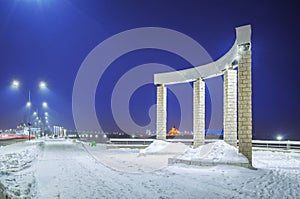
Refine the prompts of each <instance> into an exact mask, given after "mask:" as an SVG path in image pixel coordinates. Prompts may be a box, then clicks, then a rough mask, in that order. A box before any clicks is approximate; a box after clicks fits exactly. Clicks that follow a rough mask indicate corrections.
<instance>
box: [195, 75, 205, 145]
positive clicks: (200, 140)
mask: <svg viewBox="0 0 300 199" xmlns="http://www.w3.org/2000/svg"><path fill="white" fill-rule="evenodd" d="M193 94H194V97H193V98H194V107H193V113H194V118H193V131H194V148H197V147H199V146H200V145H204V142H205V82H204V81H202V80H197V81H195V82H194V93H193Z"/></svg>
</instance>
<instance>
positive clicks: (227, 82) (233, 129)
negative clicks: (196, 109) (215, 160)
mask: <svg viewBox="0 0 300 199" xmlns="http://www.w3.org/2000/svg"><path fill="white" fill-rule="evenodd" d="M223 111H224V115H223V117H224V118H223V125H224V141H225V142H226V143H228V144H230V145H232V146H234V147H237V71H236V70H232V69H228V70H226V71H225V73H224V110H223Z"/></svg>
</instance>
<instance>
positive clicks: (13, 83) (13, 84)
mask: <svg viewBox="0 0 300 199" xmlns="http://www.w3.org/2000/svg"><path fill="white" fill-rule="evenodd" d="M19 86H20V82H19V81H18V80H13V81H12V83H11V87H12V88H14V89H17V88H19Z"/></svg>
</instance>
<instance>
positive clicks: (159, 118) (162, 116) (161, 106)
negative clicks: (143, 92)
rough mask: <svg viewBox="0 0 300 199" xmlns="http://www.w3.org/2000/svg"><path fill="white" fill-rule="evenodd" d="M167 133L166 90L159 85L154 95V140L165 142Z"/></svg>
mask: <svg viewBox="0 0 300 199" xmlns="http://www.w3.org/2000/svg"><path fill="white" fill-rule="evenodd" d="M166 132H167V90H166V87H165V86H164V85H163V84H161V85H157V93H156V139H158V140H166Z"/></svg>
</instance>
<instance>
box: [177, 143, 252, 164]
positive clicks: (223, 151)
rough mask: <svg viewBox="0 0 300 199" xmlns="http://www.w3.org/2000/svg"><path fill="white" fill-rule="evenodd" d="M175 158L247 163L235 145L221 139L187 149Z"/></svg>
mask: <svg viewBox="0 0 300 199" xmlns="http://www.w3.org/2000/svg"><path fill="white" fill-rule="evenodd" d="M177 159H182V160H191V161H200V162H213V163H248V159H247V158H246V157H245V156H244V155H242V154H240V153H238V150H237V149H236V148H235V147H233V146H231V145H229V144H227V143H226V142H224V141H222V140H220V141H217V142H214V143H210V144H206V145H203V146H200V147H198V148H196V149H188V150H186V151H185V153H184V154H182V155H179V156H178V157H177Z"/></svg>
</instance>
